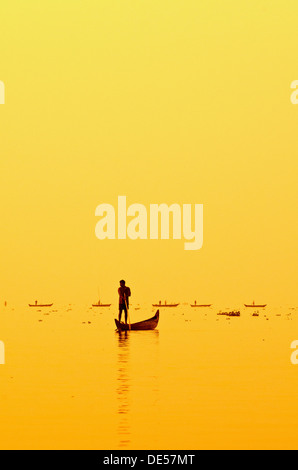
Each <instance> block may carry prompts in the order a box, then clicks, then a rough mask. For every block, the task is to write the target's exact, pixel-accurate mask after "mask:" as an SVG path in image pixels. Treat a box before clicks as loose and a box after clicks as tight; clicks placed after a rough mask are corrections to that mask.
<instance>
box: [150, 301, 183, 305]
mask: <svg viewBox="0 0 298 470" xmlns="http://www.w3.org/2000/svg"><path fill="white" fill-rule="evenodd" d="M178 305H179V304H167V301H166V300H165V303H164V304H162V303H161V301H159V303H158V304H152V307H178Z"/></svg>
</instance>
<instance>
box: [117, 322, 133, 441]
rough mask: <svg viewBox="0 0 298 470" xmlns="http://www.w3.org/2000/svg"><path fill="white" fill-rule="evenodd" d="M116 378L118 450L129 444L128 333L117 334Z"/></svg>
mask: <svg viewBox="0 0 298 470" xmlns="http://www.w3.org/2000/svg"><path fill="white" fill-rule="evenodd" d="M118 346H119V348H118V368H117V372H118V376H117V389H116V392H117V400H118V410H117V413H118V415H119V417H120V418H119V421H118V430H117V434H118V437H119V444H118V447H119V448H120V449H123V448H126V447H128V445H129V443H130V424H129V391H130V378H129V372H128V363H129V333H128V332H127V331H122V332H119V333H118Z"/></svg>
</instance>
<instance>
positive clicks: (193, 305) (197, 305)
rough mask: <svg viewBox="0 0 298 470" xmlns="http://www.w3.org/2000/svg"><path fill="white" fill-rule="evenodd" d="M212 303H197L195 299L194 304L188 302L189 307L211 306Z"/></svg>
mask: <svg viewBox="0 0 298 470" xmlns="http://www.w3.org/2000/svg"><path fill="white" fill-rule="evenodd" d="M211 305H212V304H197V301H196V300H195V303H194V304H190V306H191V307H211Z"/></svg>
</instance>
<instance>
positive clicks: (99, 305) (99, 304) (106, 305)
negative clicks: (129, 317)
mask: <svg viewBox="0 0 298 470" xmlns="http://www.w3.org/2000/svg"><path fill="white" fill-rule="evenodd" d="M111 305H112V304H102V303H101V302H100V300H99V301H98V302H97V304H92V307H110V306H111Z"/></svg>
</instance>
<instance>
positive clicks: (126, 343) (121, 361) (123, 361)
mask: <svg viewBox="0 0 298 470" xmlns="http://www.w3.org/2000/svg"><path fill="white" fill-rule="evenodd" d="M116 337H117V341H118V356H117V387H116V395H117V414H118V417H119V419H118V425H117V436H118V439H119V441H118V448H119V449H126V448H128V447H129V445H130V443H131V400H130V393H131V389H132V386H133V380H132V377H131V373H130V363H131V358H130V352H131V351H130V349H131V346H133V347H132V350H134V348H135V347H138V345H139V343H140V344H141V345H142V350H143V352H145V351H144V350H146V345H147V346H148V345H150V346H152V345H154V346H157V345H158V339H159V331H158V330H152V331H146V332H135V331H134V332H130V331H117V335H116ZM148 341H149V343H148ZM150 346H149V349H150V350H151V349H152V348H151V347H150ZM151 352H152V351H151ZM152 392H153V395H155V393H156V389H155V388H153V389H152Z"/></svg>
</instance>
